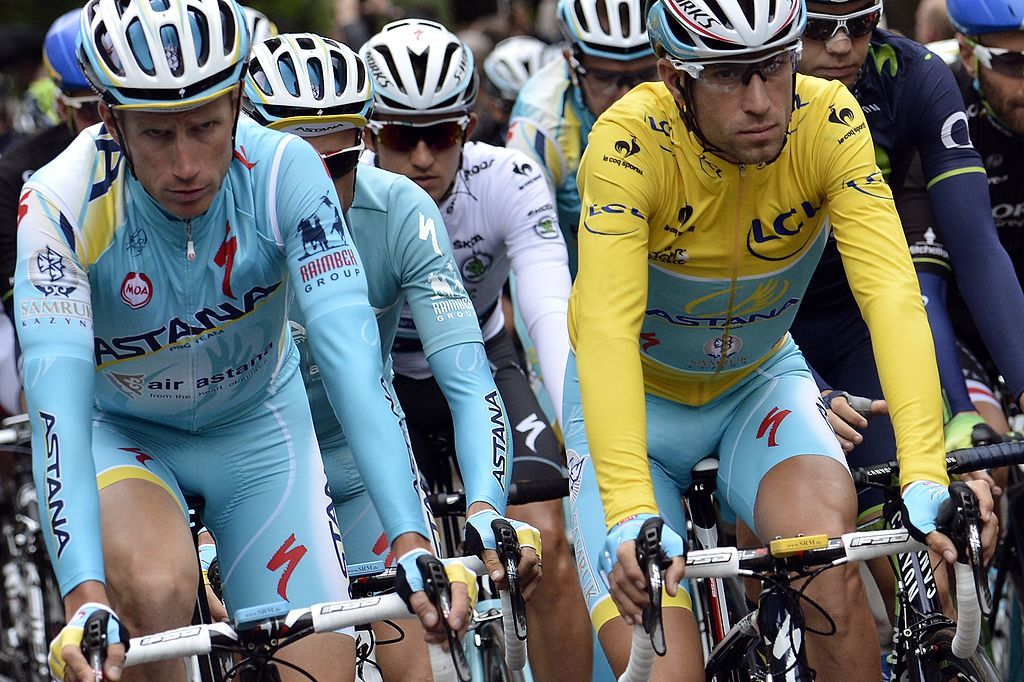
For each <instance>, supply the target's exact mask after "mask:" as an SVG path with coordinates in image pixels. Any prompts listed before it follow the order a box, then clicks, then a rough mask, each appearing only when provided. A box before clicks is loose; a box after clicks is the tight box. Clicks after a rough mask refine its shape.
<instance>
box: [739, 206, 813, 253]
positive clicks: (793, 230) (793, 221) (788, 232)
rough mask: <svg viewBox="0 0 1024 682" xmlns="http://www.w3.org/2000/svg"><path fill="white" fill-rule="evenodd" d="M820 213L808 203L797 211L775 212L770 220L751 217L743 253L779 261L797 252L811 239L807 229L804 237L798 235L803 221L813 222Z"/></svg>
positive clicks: (810, 231) (810, 233) (811, 233)
mask: <svg viewBox="0 0 1024 682" xmlns="http://www.w3.org/2000/svg"><path fill="white" fill-rule="evenodd" d="M820 210H821V206H815V205H814V204H812V203H811V202H809V201H805V202H803V203H801V204H800V206H799V208H790V209H789V210H788V211H784V212H782V213H779V214H778V215H777V216H775V218H774V219H773V220H771V221H768V220H765V221H762V220H761V219H760V218H754V220H752V221H751V223H750V230H749V231H748V232H747V251H749V252H750V255H752V256H754V257H756V258H760V259H761V260H768V261H781V260H786V259H787V258H792V257H793V256H795V255H796V254H798V253H800V252H801V251H802V250H803V248H804V247H805V246H807V244H808V243H809V242H810V241H811V239H812V238H813V237H814V236H815V232H814V231H813V230H809V231H808V232H807V234H806V236H805V237H799V236H798V235H799V234H800V232H801V231H802V230H803V228H804V221H803V218H806V219H807V220H813V219H814V217H815V216H816V215H817V214H818V211H820Z"/></svg>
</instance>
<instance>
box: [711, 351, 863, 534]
mask: <svg viewBox="0 0 1024 682" xmlns="http://www.w3.org/2000/svg"><path fill="white" fill-rule="evenodd" d="M731 413H732V416H731V418H730V419H729V421H728V423H727V425H726V427H725V429H724V432H723V435H722V440H721V443H720V445H719V469H718V489H719V491H720V492H721V493H722V494H723V495H724V497H725V499H726V501H728V503H729V506H730V507H732V509H733V510H734V511H735V512H736V514H737V515H738V516H739V518H740V519H742V520H743V522H744V523H746V524H747V525H748V526H749V527H750V528H752V529H753V530H754V531H755V532H757V534H758V535H759V536H760V537H761V539H762V540H763V539H765V538H766V537H769V538H770V537H774V535H776V534H779V533H780V532H782V531H784V530H785V529H784V528H780V527H777V526H785V525H786V524H791V523H796V524H798V525H800V524H803V523H804V522H808V523H810V524H811V525H812V526H813V525H814V524H819V525H818V526H817V527H811V528H801V529H800V530H798V531H797V532H802V533H829V532H835V531H837V530H839V528H838V525H837V526H836V527H835V528H830V527H829V526H828V525H824V524H829V523H832V524H833V525H836V524H835V523H834V521H835V519H833V517H834V516H835V517H836V518H839V517H841V518H842V521H843V523H842V525H843V531H845V530H853V524H854V522H855V519H856V509H857V507H856V495H855V493H854V488H853V479H852V478H851V477H850V472H849V469H848V468H847V465H846V457H845V456H844V455H843V451H842V450H841V449H840V447H839V442H838V441H837V440H836V437H835V433H834V432H833V431H832V427H831V426H830V425H829V423H828V421H827V419H826V418H825V410H824V407H823V406H822V404H821V399H820V397H819V395H818V388H817V386H816V385H815V384H814V380H813V379H812V378H811V375H810V371H809V370H808V369H807V364H806V363H805V362H804V359H803V356H802V355H801V354H800V352H799V350H797V349H796V346H795V345H794V344H793V343H792V342H788V343H787V344H785V345H784V346H783V347H782V348H781V349H780V350H779V351H777V352H776V354H775V356H773V357H772V358H770V359H769V360H768V361H766V362H765V363H764V364H763V365H762V367H760V368H759V369H758V372H757V374H756V375H752V378H751V379H749V380H748V382H747V384H746V386H745V387H744V388H743V390H742V391H735V392H734V397H733V405H732V411H731ZM780 471H783V472H784V471H789V472H791V473H792V475H791V476H789V477H788V478H787V477H786V476H785V475H781V476H780V475H779V474H778V472H780ZM755 505H756V508H757V513H758V516H757V522H756V523H755V513H754V510H755ZM830 509H835V510H836V511H837V513H838V512H839V510H841V514H838V516H837V515H835V514H831V513H830V512H829V510H830ZM762 517H763V518H762ZM766 523H767V524H768V526H767V527H765V526H764V524H766ZM846 524H848V525H849V527H846ZM840 532H842V531H840Z"/></svg>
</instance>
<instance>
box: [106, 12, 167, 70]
mask: <svg viewBox="0 0 1024 682" xmlns="http://www.w3.org/2000/svg"><path fill="white" fill-rule="evenodd" d="M125 34H126V35H127V37H128V49H130V50H131V51H132V54H133V55H134V57H135V62H136V63H137V64H138V65H139V68H140V69H142V71H143V73H145V74H146V75H147V76H155V75H156V69H155V68H153V56H152V55H151V54H150V53H149V43H148V41H147V40H146V32H145V29H143V28H142V22H141V21H139V19H138V17H136V18H134V19H132V20H131V21H130V22H129V23H128V30H126V31H125ZM108 37H109V36H108Z"/></svg>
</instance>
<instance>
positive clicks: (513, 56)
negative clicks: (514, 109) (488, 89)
mask: <svg viewBox="0 0 1024 682" xmlns="http://www.w3.org/2000/svg"><path fill="white" fill-rule="evenodd" d="M558 57H559V52H558V51H557V50H552V49H550V46H549V45H547V44H546V43H544V42H542V41H540V40H537V39H536V38H530V37H528V36H514V37H512V38H506V39H505V40H502V41H501V42H500V43H498V44H497V45H495V46H494V49H493V50H491V53H490V54H489V55H487V58H486V59H484V75H485V76H487V80H488V81H489V82H490V84H491V85H492V86H494V89H495V90H497V92H498V94H499V95H500V96H501V97H502V98H503V99H506V100H514V99H515V98H516V97H517V96H518V95H519V91H520V90H521V89H522V87H523V85H524V84H525V83H526V81H527V79H529V77H530V76H532V75H533V74H534V73H536V72H537V70H538V69H540V68H541V67H542V66H544V65H545V64H547V63H548V62H550V61H552V60H553V59H556V58H558Z"/></svg>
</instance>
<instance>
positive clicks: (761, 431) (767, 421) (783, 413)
mask: <svg viewBox="0 0 1024 682" xmlns="http://www.w3.org/2000/svg"><path fill="white" fill-rule="evenodd" d="M791 413H792V410H780V409H779V408H777V407H773V408H772V409H771V410H770V411H769V412H768V414H767V415H765V418H764V419H763V420H762V421H761V425H760V426H759V427H757V436H756V438H757V440H761V439H762V438H764V436H765V434H766V433H767V434H768V447H770V448H774V447H776V446H777V445H778V443H776V442H775V434H776V433H777V432H778V430H779V426H780V425H781V424H782V420H783V419H785V418H786V417H788V416H789V415H790V414H791Z"/></svg>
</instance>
